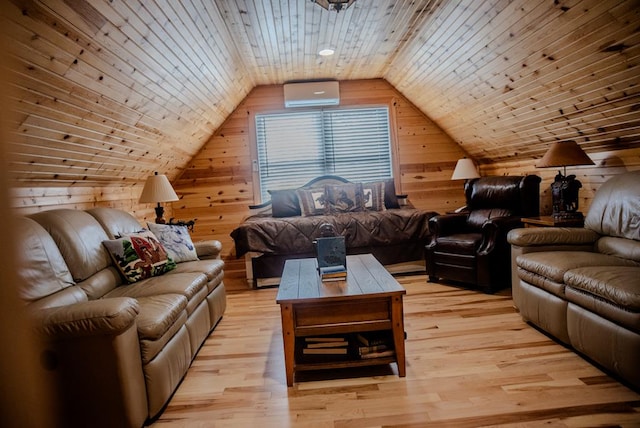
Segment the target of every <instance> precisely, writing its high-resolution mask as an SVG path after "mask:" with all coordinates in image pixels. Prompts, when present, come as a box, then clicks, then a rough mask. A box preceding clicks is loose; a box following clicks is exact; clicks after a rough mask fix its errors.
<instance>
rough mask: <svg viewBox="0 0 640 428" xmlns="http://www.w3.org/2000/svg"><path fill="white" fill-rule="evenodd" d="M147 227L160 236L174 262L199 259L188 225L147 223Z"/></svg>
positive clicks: (159, 238)
mask: <svg viewBox="0 0 640 428" xmlns="http://www.w3.org/2000/svg"><path fill="white" fill-rule="evenodd" d="M147 227H148V228H149V230H150V231H151V232H153V234H154V235H156V236H157V237H158V240H159V241H160V243H161V244H162V245H163V246H164V248H165V249H166V250H167V253H168V254H169V257H171V258H172V259H173V261H174V262H176V263H180V262H188V261H193V260H198V253H197V252H196V246H195V245H193V241H192V240H191V236H190V235H189V229H187V226H178V225H171V224H156V223H147Z"/></svg>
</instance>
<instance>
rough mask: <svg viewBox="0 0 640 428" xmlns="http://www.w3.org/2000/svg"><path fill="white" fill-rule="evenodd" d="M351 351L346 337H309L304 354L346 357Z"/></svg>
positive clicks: (303, 350)
mask: <svg viewBox="0 0 640 428" xmlns="http://www.w3.org/2000/svg"><path fill="white" fill-rule="evenodd" d="M348 351H349V341H348V340H347V339H346V338H345V337H332V336H322V337H307V338H305V344H304V348H302V353H303V354H308V355H309V354H324V355H327V354H328V355H345V354H347V353H348Z"/></svg>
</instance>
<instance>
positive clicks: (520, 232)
mask: <svg viewBox="0 0 640 428" xmlns="http://www.w3.org/2000/svg"><path fill="white" fill-rule="evenodd" d="M599 237H600V235H598V234H597V233H596V232H594V231H593V230H590V229H584V228H577V227H576V228H574V227H571V228H569V227H529V228H518V229H513V230H511V231H510V232H509V234H508V235H507V241H508V242H509V243H510V244H511V245H517V246H519V247H538V246H554V245H557V246H563V248H562V249H566V247H567V246H571V245H575V246H576V247H581V248H583V247H584V246H585V245H593V244H595V242H596V241H597V240H598V238H599Z"/></svg>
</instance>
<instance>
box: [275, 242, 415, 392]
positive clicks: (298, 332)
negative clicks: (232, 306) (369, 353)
mask: <svg viewBox="0 0 640 428" xmlns="http://www.w3.org/2000/svg"><path fill="white" fill-rule="evenodd" d="M404 294H406V290H405V289H404V288H403V287H402V286H401V285H400V284H398V282H397V281H396V280H395V279H394V278H393V276H391V274H390V273H389V272H388V271H387V270H386V269H385V268H384V266H382V265H381V264H380V263H379V262H378V261H377V260H376V258H375V257H373V255H371V254H361V255H354V256H347V279H346V280H343V281H330V282H323V281H321V280H320V278H319V275H318V272H317V262H316V259H314V258H312V259H293V260H287V261H286V263H285V266H284V271H283V273H282V279H281V282H280V287H279V290H278V295H277V297H276V301H277V303H278V304H280V312H281V315H282V338H283V342H284V357H285V369H286V374H287V386H292V385H293V380H294V372H297V371H303V370H320V369H335V368H345V367H359V366H369V365H378V364H390V363H394V362H395V363H397V366H398V375H399V376H401V377H404V376H405V374H406V370H405V353H404V340H405V334H404V319H403V307H402V296H403V295H404ZM367 332H381V333H383V334H384V333H385V332H386V333H387V334H389V335H390V336H391V337H392V341H393V343H392V346H393V348H394V350H395V354H394V355H391V356H384V357H380V358H370V359H363V358H360V357H359V355H358V353H357V352H353V351H354V349H357V345H356V344H351V343H350V351H349V353H348V355H344V356H334V355H314V356H308V355H304V354H303V352H302V348H303V347H304V344H305V338H308V337H314V338H317V337H320V338H323V337H330V336H332V335H334V336H335V335H339V336H343V337H347V338H349V340H354V338H355V337H356V335H357V334H358V333H365V334H366V333H367Z"/></svg>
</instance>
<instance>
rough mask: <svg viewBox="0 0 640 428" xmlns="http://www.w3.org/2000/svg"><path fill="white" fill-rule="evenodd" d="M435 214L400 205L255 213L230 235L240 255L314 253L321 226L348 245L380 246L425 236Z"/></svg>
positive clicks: (237, 253) (351, 246)
mask: <svg viewBox="0 0 640 428" xmlns="http://www.w3.org/2000/svg"><path fill="white" fill-rule="evenodd" d="M436 214H437V213H435V212H433V211H423V210H418V209H413V208H400V209H389V210H385V211H366V212H355V213H341V214H332V215H320V216H309V217H304V216H298V217H281V218H274V217H271V216H266V215H264V216H261V215H255V216H251V217H248V218H247V219H246V220H245V221H244V222H243V223H242V224H241V225H240V226H238V227H237V228H236V229H234V230H233V231H232V232H231V237H232V238H233V239H234V240H235V244H236V256H237V257H242V256H243V255H244V254H246V253H247V252H250V251H255V252H260V253H264V254H278V255H284V254H301V253H313V252H314V247H313V240H314V239H316V238H318V237H319V236H320V226H321V225H322V224H324V223H331V224H333V225H334V227H335V230H336V232H337V233H338V234H339V235H342V236H344V237H345V244H346V247H347V249H349V248H357V247H380V246H384V245H393V244H401V243H404V242H407V241H413V242H415V241H424V240H426V239H427V237H428V235H429V226H428V222H429V219H430V218H431V217H433V216H434V215H436Z"/></svg>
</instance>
